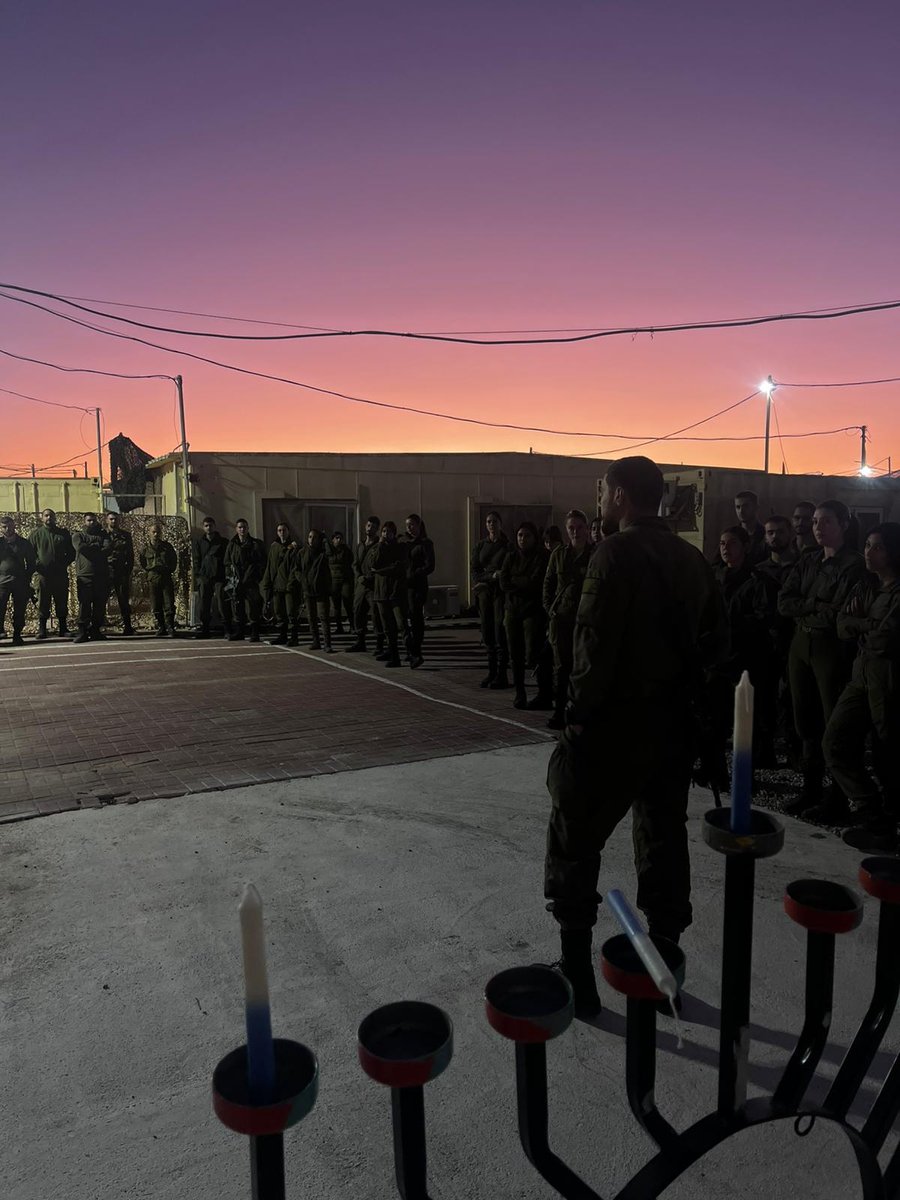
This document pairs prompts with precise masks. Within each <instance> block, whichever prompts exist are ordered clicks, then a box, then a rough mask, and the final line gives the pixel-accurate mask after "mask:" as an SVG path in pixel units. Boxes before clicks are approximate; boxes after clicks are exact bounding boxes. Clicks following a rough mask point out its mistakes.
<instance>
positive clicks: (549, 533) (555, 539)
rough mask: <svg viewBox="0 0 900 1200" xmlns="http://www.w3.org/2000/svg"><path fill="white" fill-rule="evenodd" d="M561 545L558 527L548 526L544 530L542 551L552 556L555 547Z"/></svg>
mask: <svg viewBox="0 0 900 1200" xmlns="http://www.w3.org/2000/svg"><path fill="white" fill-rule="evenodd" d="M562 544H563V535H562V533H561V532H560V529H559V526H558V525H548V526H547V528H546V529H545V530H544V549H545V550H546V551H547V553H548V554H552V553H553V551H554V550H555V549H556V547H557V546H561V545H562Z"/></svg>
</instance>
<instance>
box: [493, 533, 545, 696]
mask: <svg viewBox="0 0 900 1200" xmlns="http://www.w3.org/2000/svg"><path fill="white" fill-rule="evenodd" d="M546 573H547V551H546V549H545V547H544V546H543V544H542V542H540V541H539V540H538V531H537V529H536V528H535V526H534V524H533V523H532V522H531V521H523V522H522V524H521V525H520V526H519V528H518V529H517V530H516V548H515V550H510V552H509V553H508V554H507V556H506V558H504V560H503V566H502V567H501V568H500V590H501V591H502V592H503V596H504V600H505V602H506V603H505V613H504V618H503V619H504V622H505V625H506V644H507V646H508V647H509V659H510V663H511V665H512V676H513V687H514V688H515V692H516V694H515V696H514V697H513V708H541V709H547V708H552V706H553V700H552V697H551V695H550V679H549V678H548V675H549V673H550V665H549V663H547V662H546V661H543V662H542V658H543V656H544V646H545V632H546V615H545V613H544V609H543V606H542V603H541V602H542V598H543V597H542V589H543V586H544V576H545V575H546ZM527 670H531V671H534V670H537V676H538V691H537V695H536V696H535V697H534V699H533V700H530V701H529V699H528V697H527V695H526V694H525V672H526V671H527Z"/></svg>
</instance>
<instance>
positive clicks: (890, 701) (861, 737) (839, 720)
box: [822, 659, 900, 819]
mask: <svg viewBox="0 0 900 1200" xmlns="http://www.w3.org/2000/svg"><path fill="white" fill-rule="evenodd" d="M897 671H898V668H897V666H896V664H894V663H891V662H890V661H888V660H887V659H880V660H874V661H873V660H872V659H869V660H866V659H857V660H856V663H855V665H854V670H853V679H852V680H851V681H850V683H848V684H847V686H846V687H845V688H844V690H843V692H841V695H840V698H839V699H838V702H837V704H836V705H835V706H834V710H833V711H832V714H831V719H830V720H829V722H828V725H827V727H826V729H825V736H824V739H823V743H822V748H823V750H824V752H825V761H826V763H827V764H828V770H829V771H830V772H831V775H832V777H833V778H834V781H835V782H836V783H837V785H838V787H840V789H841V791H843V792H844V794H845V795H846V796H847V798H848V799H849V800H851V801H853V802H854V804H866V803H868V802H871V801H877V799H878V789H877V788H876V787H875V784H874V781H873V780H872V778H871V776H870V775H869V773H868V771H867V770H866V767H865V761H864V760H865V748H866V738H867V736H868V735H869V734H871V737H872V765H873V766H874V768H875V774H876V775H877V776H878V781H879V783H880V784H881V788H882V792H883V795H884V806H885V809H886V811H887V813H888V814H890V815H892V816H894V817H895V818H897V819H900V687H898V684H900V680H895V678H894V676H895V675H896V674H897Z"/></svg>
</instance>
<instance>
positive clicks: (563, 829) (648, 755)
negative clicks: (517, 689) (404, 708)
mask: <svg viewBox="0 0 900 1200" xmlns="http://www.w3.org/2000/svg"><path fill="white" fill-rule="evenodd" d="M663 490H664V485H663V477H662V472H661V471H660V469H659V467H658V466H657V465H656V463H654V462H652V461H651V460H650V459H648V458H644V457H643V456H639V457H633V458H623V459H619V460H618V461H617V462H614V463H612V464H611V466H610V467H609V470H608V471H607V473H606V477H605V479H604V480H603V483H602V492H601V509H602V514H603V525H604V530H606V529H609V530H612V529H614V528H615V527H616V525H618V528H619V530H620V532H619V533H612V534H611V535H610V536H607V537H606V538H605V540H604V541H602V542H601V543H600V545H599V546H598V547H597V548H596V550H595V551H594V553H593V555H592V556H591V561H590V563H589V565H588V570H587V575H586V577H585V581H584V587H583V589H582V593H581V603H580V604H579V606H578V614H577V617H576V624H575V654H574V667H573V670H572V677H571V680H570V682H569V704H568V707H567V710H566V728H565V729H564V730H563V733H562V736H561V737H560V740H559V742H558V743H557V746H556V750H555V751H554V753H553V755H552V757H551V759H550V766H549V771H548V776H547V784H548V788H549V790H550V795H551V797H552V802H553V803H552V810H551V815H550V824H549V828H548V831H547V858H546V866H545V876H544V880H545V884H544V894H545V896H546V898H547V900H548V901H549V902H550V903H549V905H548V908H549V909H550V910H551V911H552V913H553V915H554V917H555V918H556V920H557V922H558V923H559V925H560V929H561V942H562V961H561V963H560V970H561V971H562V972H563V974H564V975H565V976H566V977H567V978H568V980H569V981H570V983H571V984H572V988H573V991H574V994H575V1008H576V1012H577V1013H578V1014H579V1015H580V1016H583V1017H589V1016H591V1015H595V1014H596V1013H597V1012H598V1011H599V1009H600V999H599V997H598V995H597V985H596V981H595V979H594V970H593V966H592V963H591V937H592V930H593V926H594V924H595V923H596V920H597V905H598V902H599V896H598V895H597V882H598V876H599V871H600V853H601V851H602V850H603V847H604V846H605V845H606V842H607V840H608V838H609V837H610V835H611V834H612V832H613V830H614V829H615V828H616V826H617V825H618V824H619V822H620V821H621V820H622V818H623V817H624V816H625V815H626V814H627V813H628V811H629V809H630V810H631V811H632V816H633V823H634V846H635V864H636V868H637V875H638V890H637V903H638V906H639V907H640V908H641V909H642V910H643V912H644V913H645V914H646V915H647V918H648V921H649V926H650V933H651V935H656V936H660V935H661V936H664V937H668V938H671V939H672V940H675V941H677V940H678V938H679V935H680V934H681V931H682V930H684V929H686V928H687V926H688V925H689V924H690V922H691V900H690V896H691V877H690V858H689V855H688V839H687V805H688V790H689V787H690V780H691V766H692V763H693V758H694V746H693V745H692V741H693V739H692V737H691V730H690V721H691V718H690V708H691V703H692V699H693V690H694V688H695V686H696V683H697V679H698V676H699V675H700V674H701V673H702V670H703V668H704V666H705V665H706V664H708V663H711V662H713V661H716V660H717V659H718V657H719V656H720V654H721V652H722V648H723V647H725V646H727V638H728V633H727V627H726V625H725V618H724V613H723V611H722V601H721V598H720V596H719V593H718V589H717V587H716V582H715V579H714V578H713V573H712V568H711V567H710V565H709V563H707V562H705V561H704V559H703V556H702V554H700V552H699V551H698V550H696V549H695V548H694V547H693V546H691V545H689V544H688V543H687V542H685V541H684V540H683V539H681V538H679V537H678V536H677V535H676V534H675V533H673V532H672V531H671V530H670V529H669V527H668V525H667V524H666V522H665V521H664V520H663V519H662V518H661V517H659V516H657V513H658V511H659V505H660V502H661V501H662V496H663Z"/></svg>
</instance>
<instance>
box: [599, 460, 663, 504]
mask: <svg viewBox="0 0 900 1200" xmlns="http://www.w3.org/2000/svg"><path fill="white" fill-rule="evenodd" d="M606 482H607V483H608V485H609V486H610V487H611V488H616V487H620V488H621V489H622V491H623V492H624V493H625V494H626V496H627V497H628V499H629V500H630V501H631V503H632V504H634V505H635V506H636V507H637V508H640V509H643V510H644V511H645V512H658V511H659V506H660V504H661V503H662V498H663V492H665V490H666V485H665V481H664V479H663V475H662V471H661V470H660V469H659V467H658V466H657V465H656V463H655V462H654V461H653V459H652V458H647V457H646V456H645V455H643V454H630V455H629V456H628V457H627V458H617V459H616V460H615V462H611V463H610V464H609V468H608V469H607V472H606Z"/></svg>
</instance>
